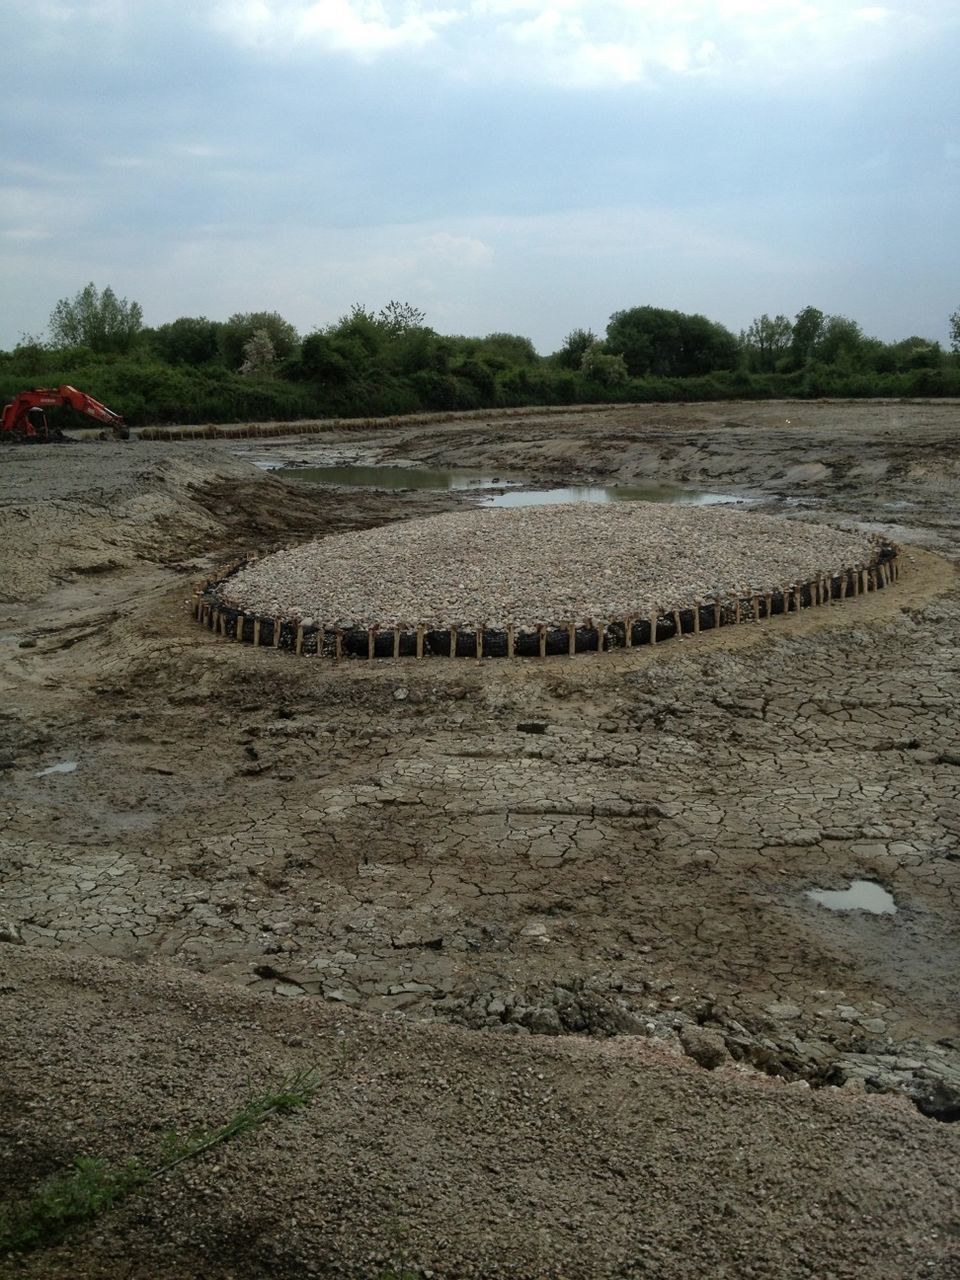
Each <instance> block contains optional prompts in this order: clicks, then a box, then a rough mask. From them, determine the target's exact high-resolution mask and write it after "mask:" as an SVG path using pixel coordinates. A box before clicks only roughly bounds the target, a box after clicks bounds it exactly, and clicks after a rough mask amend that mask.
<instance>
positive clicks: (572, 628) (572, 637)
mask: <svg viewBox="0 0 960 1280" xmlns="http://www.w3.org/2000/svg"><path fill="white" fill-rule="evenodd" d="M567 636H568V637H569V649H570V652H571V653H576V652H577V624H576V623H575V622H571V623H568V625H567Z"/></svg>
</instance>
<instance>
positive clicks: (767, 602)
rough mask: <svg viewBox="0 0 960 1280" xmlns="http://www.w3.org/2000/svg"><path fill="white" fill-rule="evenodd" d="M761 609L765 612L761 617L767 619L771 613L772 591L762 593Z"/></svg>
mask: <svg viewBox="0 0 960 1280" xmlns="http://www.w3.org/2000/svg"><path fill="white" fill-rule="evenodd" d="M763 607H764V609H765V610H766V612H765V613H764V615H763V616H764V617H765V618H769V617H770V616H771V615H772V613H773V592H772V591H765V592H764V595H763Z"/></svg>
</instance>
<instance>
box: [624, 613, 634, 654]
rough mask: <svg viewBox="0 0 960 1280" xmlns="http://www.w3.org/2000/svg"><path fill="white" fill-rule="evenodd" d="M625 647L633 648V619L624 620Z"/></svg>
mask: <svg viewBox="0 0 960 1280" xmlns="http://www.w3.org/2000/svg"><path fill="white" fill-rule="evenodd" d="M623 647H624V648H625V649H632V648H633V619H632V618H624V620H623Z"/></svg>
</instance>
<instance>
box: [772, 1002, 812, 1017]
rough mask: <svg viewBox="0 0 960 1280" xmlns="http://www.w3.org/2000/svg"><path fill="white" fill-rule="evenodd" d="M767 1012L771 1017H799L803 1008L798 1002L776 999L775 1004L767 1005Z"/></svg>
mask: <svg viewBox="0 0 960 1280" xmlns="http://www.w3.org/2000/svg"><path fill="white" fill-rule="evenodd" d="M766 1012H767V1013H769V1015H770V1017H771V1018H784V1019H786V1018H799V1017H800V1015H801V1013H803V1010H802V1009H801V1008H800V1006H799V1005H798V1004H791V1003H790V1002H789V1001H788V1000H775V1001H774V1002H773V1004H768V1005H767V1006H766Z"/></svg>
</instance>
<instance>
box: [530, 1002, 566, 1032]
mask: <svg viewBox="0 0 960 1280" xmlns="http://www.w3.org/2000/svg"><path fill="white" fill-rule="evenodd" d="M523 1025H524V1026H525V1027H526V1028H527V1030H528V1031H532V1032H533V1034H534V1035H537V1036H558V1035H560V1034H561V1033H562V1031H563V1024H562V1023H561V1021H560V1015H559V1014H558V1013H557V1011H556V1009H551V1008H550V1007H549V1005H538V1006H537V1007H536V1008H534V1009H528V1010H527V1012H526V1013H525V1014H524V1015H523Z"/></svg>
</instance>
